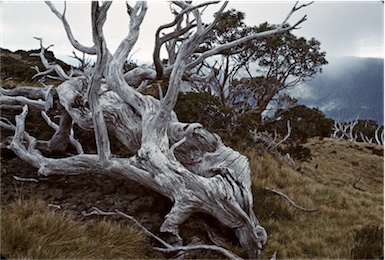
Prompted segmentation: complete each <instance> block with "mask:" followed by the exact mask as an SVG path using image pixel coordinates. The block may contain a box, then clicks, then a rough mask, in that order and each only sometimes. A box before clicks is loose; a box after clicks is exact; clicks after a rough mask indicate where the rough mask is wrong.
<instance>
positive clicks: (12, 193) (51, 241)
mask: <svg viewBox="0 0 385 260" xmlns="http://www.w3.org/2000/svg"><path fill="white" fill-rule="evenodd" d="M306 147H308V148H309V149H311V152H312V160H311V161H309V162H296V166H295V167H290V166H288V165H287V164H286V163H284V162H282V161H281V160H278V159H276V158H273V157H272V156H270V155H263V156H257V155H255V153H254V152H252V151H243V153H244V154H246V155H247V156H248V157H249V159H250V162H251V168H252V185H253V194H254V204H255V206H254V210H255V212H256V214H257V216H258V218H259V219H260V221H261V222H262V224H263V225H264V226H265V227H266V229H267V231H268V233H269V242H268V245H267V247H266V249H265V251H264V253H263V257H264V258H268V257H269V256H271V255H272V254H273V253H274V252H277V257H278V258H380V257H381V256H382V254H383V253H382V252H383V214H384V211H383V170H384V169H383V147H382V146H377V145H373V144H364V143H352V142H347V141H335V140H332V139H323V140H319V139H312V140H310V141H309V142H308V143H307V144H306ZM1 164H2V169H1V199H2V203H1V205H2V210H1V217H2V223H4V221H7V219H8V218H10V217H12V221H9V220H8V222H6V223H7V225H2V226H1V229H2V230H1V233H2V234H7V236H2V237H1V253H2V254H3V255H4V256H5V257H7V258H33V257H39V258H58V257H60V258H73V257H76V258H82V257H92V258H94V257H95V258H111V257H119V258H130V257H132V256H133V255H135V256H138V257H143V258H159V257H166V255H160V254H159V253H157V252H155V251H153V250H151V248H150V247H149V245H148V243H151V244H152V245H153V246H154V245H155V244H154V241H152V240H150V239H148V238H144V237H143V235H140V234H137V233H133V231H127V232H130V233H129V234H131V235H129V237H125V238H124V239H122V237H121V235H119V234H120V233H116V232H117V231H116V228H114V227H116V226H117V225H119V227H120V228H122V229H124V230H128V229H131V228H132V226H133V223H132V222H129V221H128V220H125V219H123V218H121V217H114V218H111V219H109V218H106V217H84V216H83V215H82V213H84V212H89V210H90V208H92V207H93V206H97V207H99V208H100V209H102V210H110V211H112V210H115V209H119V210H121V211H123V212H126V213H128V214H130V215H133V216H135V217H136V218H137V219H138V220H139V221H140V222H141V223H142V224H144V225H145V226H146V227H147V228H148V229H150V230H152V231H154V232H157V230H158V228H159V225H160V223H161V220H162V218H163V217H164V216H165V214H166V213H167V211H168V210H169V209H170V207H171V203H170V202H169V201H168V200H167V199H166V198H164V197H162V196H160V195H159V194H157V193H155V192H152V191H150V190H148V189H146V188H145V187H143V186H140V185H138V184H136V183H134V182H130V181H127V180H115V179H108V178H106V177H100V176H98V175H94V176H65V177H63V176H57V177H52V178H49V179H44V178H39V182H38V183H34V182H33V183H21V182H17V181H15V180H14V179H13V177H12V176H13V175H16V176H19V177H34V178H37V176H36V172H35V170H34V169H32V168H30V167H29V166H27V165H26V164H25V163H23V162H22V161H20V160H19V159H18V158H16V157H14V156H9V155H8V157H5V155H2V157H1ZM265 187H270V188H274V189H276V190H278V191H281V192H284V193H285V194H286V195H288V196H289V197H290V198H291V199H292V200H293V201H295V202H296V203H297V204H298V205H300V206H302V207H304V208H312V209H318V210H317V211H315V212H305V211H302V210H299V209H297V208H294V207H293V206H291V205H290V204H289V203H288V202H287V201H286V200H284V199H283V198H281V197H279V196H277V195H276V194H273V193H271V192H269V191H267V190H265V189H264V188H265ZM30 199H32V201H36V199H38V200H42V201H43V203H42V202H32V204H28V203H27V202H28V201H29V200H30ZM15 200H16V201H17V202H16V204H15V203H12V202H13V201H15ZM20 200H21V201H20ZM49 203H50V204H53V205H57V207H58V205H60V209H54V208H50V207H48V204H49ZM10 205H11V208H9V207H10ZM36 205H38V206H36ZM26 211H27V212H30V213H25V212H26ZM37 211H38V212H41V214H46V215H47V214H48V213H49V212H51V213H49V214H48V215H49V216H50V214H58V215H55V216H56V217H55V216H54V217H50V218H45V217H44V219H45V220H46V222H47V223H46V224H44V225H43V226H41V229H40V230H39V232H40V234H41V236H43V237H41V239H40V240H39V241H36V242H35V243H30V242H29V243H27V242H25V244H23V243H19V242H16V241H19V240H18V238H17V237H18V236H20V235H21V234H22V236H23V237H25V238H28V237H31V238H33V237H34V236H35V235H34V234H35V233H34V232H36V231H34V230H36V229H33V227H31V226H30V225H28V223H34V222H33V221H34V219H33V218H35V217H36V218H37V217H38V216H39V213H36V212H37ZM47 211H48V213H47ZM32 212H33V214H32ZM20 214H21V215H20ZM25 214H27V215H25ZM31 214H32V215H31ZM63 214H64V216H63ZM23 216H29V217H27V218H26V217H23ZM59 216H60V217H64V218H66V219H67V218H70V219H72V220H71V221H72V222H71V223H72V224H71V223H70V224H71V225H70V224H68V225H63V227H62V228H63V230H60V234H62V233H63V232H64V234H70V235H68V236H69V237H68V236H67V237H68V239H73V240H72V241H75V240H76V239H81V241H83V242H82V243H83V245H84V247H82V248H73V247H71V246H70V245H71V243H74V242H71V241H69V242H68V243H69V244H68V243H67V244H65V243H64V244H63V243H61V242H59V240H58V239H60V236H61V235H60V234H58V235H57V236H53V235H52V232H53V231H52V230H50V229H52V228H53V227H52V226H53V225H51V224H49V221H53V220H52V219H57V218H58V217H59ZM16 220H17V221H16ZM112 220H113V222H110V221H112ZM27 221H29V222H27ZM63 221H64V220H63ZM105 221H107V224H105ZM115 221H118V223H119V224H117V223H116V222H115ZM8 223H9V224H8ZM65 223H67V222H65ZM97 223H100V225H99V228H101V227H103V225H107V226H108V227H109V230H112V231H111V233H110V232H108V234H106V235H105V237H104V238H103V239H102V238H97V237H96V238H95V236H96V235H97V234H95V232H94V233H92V232H93V231H92V230H93V229H94V228H95V225H97ZM203 223H206V225H207V226H206V227H205V224H203ZM16 224H17V225H18V226H17V227H15V225H16ZM35 225H37V224H35ZM73 225H75V226H76V227H77V228H79V227H80V229H79V230H87V232H91V233H90V234H89V235H87V236H85V237H84V235H83V234H84V232H86V231H84V232H83V233H82V235H81V234H80V233H76V232H74V231H70V230H73ZM35 228H36V227H35ZM66 229H69V230H66ZM207 229H208V230H210V233H214V234H215V233H216V234H221V235H222V236H223V237H224V241H225V243H227V245H228V246H229V247H230V248H232V250H234V251H235V252H237V253H239V254H241V253H242V252H241V250H240V249H239V248H238V247H237V246H236V245H232V241H234V240H233V238H234V237H233V236H234V234H232V233H231V232H229V231H226V230H223V228H222V227H221V225H220V224H218V223H217V222H215V221H213V219H212V218H210V217H209V216H207V215H202V214H196V215H194V216H192V217H191V218H189V219H188V220H187V222H186V223H185V224H184V225H182V228H181V235H182V236H183V237H184V238H185V242H186V243H189V242H190V241H191V239H192V237H193V236H194V235H197V236H199V237H200V238H201V239H203V240H205V241H206V242H208V243H211V242H210V241H209V237H208V233H207V231H206V230H207ZM55 232H59V231H57V229H56V231H55ZM45 236H46V237H45ZM130 236H131V237H130ZM130 239H132V240H130ZM25 240H27V239H24V240H23V241H25ZM89 240H91V241H93V242H92V243H94V244H92V246H93V247H95V248H99V247H100V250H97V251H95V252H99V255H98V254H97V253H95V252H93V253H91V252H90V251H87V248H89V246H90V245H89V244H88V243H91V241H89ZM14 241H15V242H14ZM98 241H99V242H98ZM124 241H135V242H132V243H130V246H129V247H128V245H127V244H125V242H124ZM95 243H96V244H95ZM98 243H100V244H98ZM26 244H27V246H26ZM108 245H109V246H111V247H112V248H115V249H116V250H111V249H108V248H107V249H105V248H106V246H108ZM114 245H115V246H114ZM23 246H25V247H23ZM39 246H41V247H43V248H47V250H46V251H43V250H40V251H38V250H36V248H37V247H39ZM122 246H126V248H127V250H121V247H122ZM117 252H118V253H117ZM193 256H195V257H199V258H221V257H222V256H220V255H217V254H214V253H207V252H198V255H193ZM167 257H172V255H168V256H167Z"/></svg>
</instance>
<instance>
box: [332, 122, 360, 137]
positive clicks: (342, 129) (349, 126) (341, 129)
mask: <svg viewBox="0 0 385 260" xmlns="http://www.w3.org/2000/svg"><path fill="white" fill-rule="evenodd" d="M357 124H358V118H357V119H356V120H353V121H350V122H346V123H342V122H338V121H334V124H333V133H332V135H331V137H332V138H334V139H337V140H342V139H345V140H348V141H352V142H355V141H356V140H357V137H358V134H357V133H354V132H353V130H354V127H355V126H356V125H357Z"/></svg>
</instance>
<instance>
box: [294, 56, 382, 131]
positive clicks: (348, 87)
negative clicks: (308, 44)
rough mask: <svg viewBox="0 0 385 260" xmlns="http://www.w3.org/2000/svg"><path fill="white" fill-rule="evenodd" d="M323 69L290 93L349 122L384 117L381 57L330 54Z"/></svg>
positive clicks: (300, 100)
mask: <svg viewBox="0 0 385 260" xmlns="http://www.w3.org/2000/svg"><path fill="white" fill-rule="evenodd" d="M328 61H329V64H328V65H326V66H325V67H324V68H323V72H322V73H320V74H317V75H315V76H314V78H313V79H310V80H308V81H307V82H306V83H305V84H304V85H303V86H300V87H298V88H294V89H293V90H292V91H290V93H291V94H292V95H293V96H294V97H295V98H297V99H298V101H299V102H300V103H301V104H304V105H306V106H310V107H318V108H319V109H320V110H321V111H322V112H324V114H325V115H326V116H327V117H330V118H333V119H336V120H340V121H349V120H354V119H356V118H357V117H358V118H359V119H372V120H376V121H377V122H378V123H379V124H383V117H384V113H383V112H384V104H383V103H384V60H383V59H374V58H359V57H339V58H335V57H331V58H328Z"/></svg>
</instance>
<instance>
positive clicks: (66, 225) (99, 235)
mask: <svg viewBox="0 0 385 260" xmlns="http://www.w3.org/2000/svg"><path fill="white" fill-rule="evenodd" d="M146 245H149V243H148V241H147V238H146V235H145V234H143V233H142V231H140V230H138V228H137V227H134V226H130V225H118V224H116V223H112V222H109V221H97V222H94V223H93V224H89V225H87V224H85V223H80V222H76V221H75V220H73V219H72V218H71V217H70V216H68V215H65V214H64V213H61V212H55V211H54V210H52V209H50V208H49V207H48V205H47V203H45V202H43V201H40V200H21V199H19V200H17V201H15V202H13V203H11V204H9V205H8V206H7V207H5V208H2V210H1V249H0V250H1V254H2V255H3V256H5V257H6V258H12V259H14V258H18V259H20V258H27V259H31V258H33V259H55V258H56V259H57V258H61V259H62V258H67V259H74V258H77V259H79V258H88V259H95V258H99V259H101V258H102V259H107V258H120V259H122V258H124V259H128V258H145V257H146V253H147V252H148V250H149V246H146Z"/></svg>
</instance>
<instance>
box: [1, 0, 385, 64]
mask: <svg viewBox="0 0 385 260" xmlns="http://www.w3.org/2000/svg"><path fill="white" fill-rule="evenodd" d="M301 3H305V2H301ZM55 5H56V6H57V8H58V9H59V10H63V4H62V2H57V1H56V2H55ZM293 5H294V2H293V1H286V2H282V1H280V2H273V3H272V2H271V1H270V2H262V1H230V4H229V5H228V7H227V9H229V8H235V9H238V10H240V11H242V12H245V13H246V24H247V25H259V24H260V23H263V22H265V21H268V22H269V23H280V22H281V21H282V20H283V19H284V18H285V17H286V15H287V14H288V12H289V11H290V9H291V8H292V6H293ZM0 7H1V18H0V20H1V28H0V34H1V47H2V48H6V49H10V50H12V51H15V50H18V49H24V50H30V49H37V48H39V43H38V41H36V40H34V39H33V37H34V36H37V37H42V38H43V40H44V44H45V46H48V45H49V44H54V47H52V48H51V49H50V50H52V51H54V53H55V55H56V56H57V57H59V58H61V59H65V60H66V61H67V62H68V61H70V60H71V59H70V58H68V55H71V53H72V50H73V48H72V47H71V45H70V44H69V42H68V40H67V38H66V36H65V32H64V29H63V26H62V24H61V22H60V21H59V20H58V18H57V17H56V16H55V15H54V14H53V13H51V11H50V9H49V8H48V6H46V5H45V4H44V3H43V2H40V1H34V2H31V1H29V2H28V1H1V0H0ZM218 8H219V5H216V6H214V7H210V8H209V9H208V10H207V11H206V13H207V15H206V16H205V17H204V18H205V20H204V21H205V22H207V23H208V22H210V20H211V19H212V13H213V12H214V11H215V10H217V9H218ZM305 14H307V15H308V20H307V21H306V22H305V23H303V24H302V26H301V29H299V30H296V31H295V34H297V35H299V36H304V37H306V38H310V37H315V38H316V39H318V40H319V41H320V42H321V48H322V50H324V51H326V52H327V56H328V57H335V56H360V57H381V58H383V57H384V4H383V3H382V2H381V1H379V0H378V1H361V2H357V1H349V2H347V1H327V2H326V1H317V2H315V3H313V4H312V5H310V6H308V7H306V8H304V9H301V10H300V11H298V13H297V14H296V15H294V16H293V17H292V18H291V19H290V21H289V22H291V23H294V22H296V21H297V20H298V19H300V18H301V17H302V16H303V15H305ZM66 16H67V20H68V22H69V23H70V25H71V27H72V29H73V33H74V35H75V37H76V38H77V39H78V41H79V42H81V43H82V44H84V45H92V37H91V27H90V3H89V2H84V1H83V2H80V1H79V2H73V1H70V2H69V3H68V4H67V14H66ZM172 19H173V16H172V15H171V14H170V12H169V5H168V3H166V2H165V1H150V2H149V5H148V11H147V15H146V18H145V20H144V23H143V25H142V27H141V35H140V38H139V40H138V43H137V45H136V46H135V48H134V53H133V59H134V60H136V61H144V60H145V61H151V55H152V50H153V42H154V34H155V30H156V28H157V27H158V26H159V25H161V24H164V23H166V22H169V21H172ZM127 31H128V17H127V13H126V10H125V5H124V3H123V2H114V3H113V5H112V7H111V8H110V11H109V13H108V17H107V23H106V26H105V35H106V38H107V43H108V46H109V49H110V50H111V51H114V50H115V48H116V47H117V45H118V44H119V42H120V40H121V39H123V38H124V37H125V36H126V34H127Z"/></svg>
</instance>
